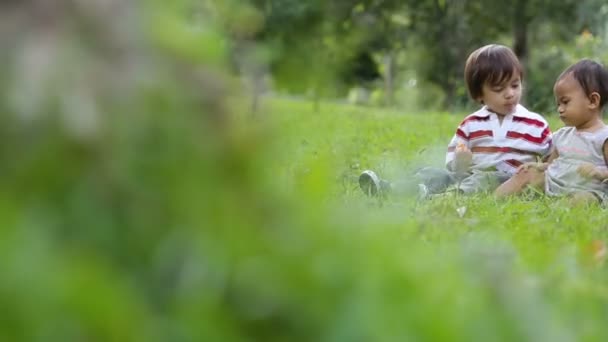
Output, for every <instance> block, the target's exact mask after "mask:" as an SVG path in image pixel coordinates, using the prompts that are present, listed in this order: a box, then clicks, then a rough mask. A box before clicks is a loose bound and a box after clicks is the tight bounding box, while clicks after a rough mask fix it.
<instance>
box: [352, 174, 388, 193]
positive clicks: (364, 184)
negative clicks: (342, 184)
mask: <svg viewBox="0 0 608 342" xmlns="http://www.w3.org/2000/svg"><path fill="white" fill-rule="evenodd" d="M359 187H361V190H362V191H363V193H364V194H366V195H368V196H383V195H385V194H386V193H387V192H388V191H389V190H390V184H389V183H388V182H387V181H385V180H382V179H380V177H378V175H377V174H376V173H375V172H374V171H372V170H365V171H363V172H362V173H361V175H359Z"/></svg>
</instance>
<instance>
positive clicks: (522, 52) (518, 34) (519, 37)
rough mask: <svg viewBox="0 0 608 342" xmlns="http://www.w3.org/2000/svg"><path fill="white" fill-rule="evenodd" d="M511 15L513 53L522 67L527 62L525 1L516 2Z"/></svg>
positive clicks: (518, 0)
mask: <svg viewBox="0 0 608 342" xmlns="http://www.w3.org/2000/svg"><path fill="white" fill-rule="evenodd" d="M513 9H514V10H515V11H514V13H513V34H514V37H513V38H514V43H513V52H515V55H517V58H519V61H520V62H521V64H522V66H525V65H526V64H527V61H528V16H527V13H526V0H517V1H516V2H515V6H513Z"/></svg>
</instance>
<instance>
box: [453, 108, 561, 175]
mask: <svg viewBox="0 0 608 342" xmlns="http://www.w3.org/2000/svg"><path fill="white" fill-rule="evenodd" d="M458 144H464V145H465V146H466V147H467V148H468V149H469V150H471V152H473V166H472V168H473V169H477V170H489V169H494V168H495V169H496V170H498V171H504V172H508V173H511V174H512V173H515V171H516V170H517V168H518V167H519V166H520V165H521V164H523V163H527V162H535V161H537V158H543V157H545V156H547V155H548V154H549V153H550V150H551V144H552V138H551V130H550V129H549V124H548V123H547V121H546V120H545V119H544V118H543V117H542V116H541V115H539V114H536V113H533V112H530V111H528V110H527V109H526V108H525V107H524V106H522V105H517V108H516V110H515V112H514V113H513V114H509V115H505V116H504V117H503V120H502V123H500V122H499V120H498V115H497V114H495V113H493V112H490V111H489V110H488V109H487V107H486V106H484V107H483V108H481V109H480V110H478V111H477V112H475V113H473V114H470V115H469V116H467V117H466V118H465V119H464V120H463V121H462V123H461V124H460V125H459V126H458V128H457V129H456V133H455V134H454V137H453V138H452V140H451V141H450V144H449V145H448V152H447V155H446V165H447V167H448V169H450V170H452V167H451V166H452V161H453V160H454V151H455V149H456V146H457V145H458Z"/></svg>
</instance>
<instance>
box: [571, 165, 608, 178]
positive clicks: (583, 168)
mask: <svg viewBox="0 0 608 342" xmlns="http://www.w3.org/2000/svg"><path fill="white" fill-rule="evenodd" d="M576 171H577V172H578V174H579V175H581V176H583V177H585V178H589V179H591V178H596V179H600V180H603V179H604V177H605V176H606V175H605V174H604V172H602V170H600V169H598V168H597V167H596V166H595V165H593V164H591V163H583V164H581V165H580V166H579V167H578V168H577V169H576Z"/></svg>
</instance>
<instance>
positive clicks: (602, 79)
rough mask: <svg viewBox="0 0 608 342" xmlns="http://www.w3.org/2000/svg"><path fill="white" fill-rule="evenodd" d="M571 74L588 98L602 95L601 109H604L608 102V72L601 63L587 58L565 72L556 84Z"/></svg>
mask: <svg viewBox="0 0 608 342" xmlns="http://www.w3.org/2000/svg"><path fill="white" fill-rule="evenodd" d="M570 74H572V77H574V79H575V80H576V81H577V82H578V83H579V84H580V85H581V88H583V91H584V92H585V94H586V95H587V97H589V96H590V95H591V94H592V93H598V94H599V95H600V108H604V105H606V102H607V101H608V70H606V68H604V67H603V66H602V65H601V64H600V63H598V62H596V61H593V60H591V59H586V58H585V59H581V60H580V61H578V62H576V63H575V64H573V65H571V66H569V67H568V69H566V70H564V72H562V73H561V74H560V75H559V77H558V78H557V80H556V81H555V83H557V82H559V81H560V80H562V79H563V78H564V77H566V76H568V75H570Z"/></svg>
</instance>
